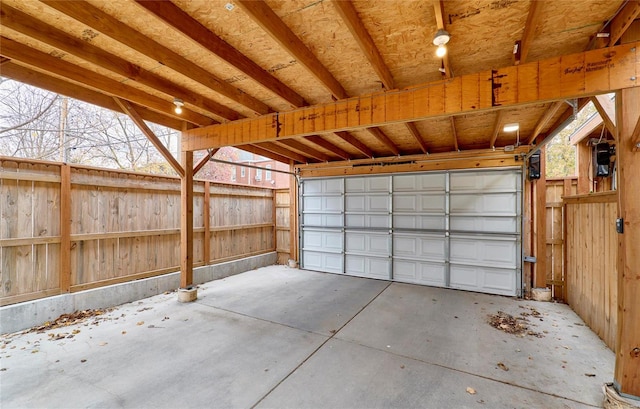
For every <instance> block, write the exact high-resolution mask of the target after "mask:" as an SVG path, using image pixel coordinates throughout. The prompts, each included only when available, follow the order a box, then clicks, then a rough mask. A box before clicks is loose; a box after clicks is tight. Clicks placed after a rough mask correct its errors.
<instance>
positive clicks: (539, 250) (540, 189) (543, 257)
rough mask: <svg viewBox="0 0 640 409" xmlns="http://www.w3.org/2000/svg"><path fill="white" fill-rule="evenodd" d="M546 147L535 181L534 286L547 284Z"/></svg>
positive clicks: (541, 154) (541, 155) (541, 151)
mask: <svg viewBox="0 0 640 409" xmlns="http://www.w3.org/2000/svg"><path fill="white" fill-rule="evenodd" d="M545 151H546V149H545V148H542V149H540V179H538V180H536V181H535V183H534V190H535V194H534V196H533V200H534V213H535V223H534V230H533V231H534V248H535V251H536V254H535V255H536V264H535V266H534V268H533V276H534V286H535V287H536V288H545V287H546V286H547V251H546V250H547V220H546V219H547V218H546V213H547V180H546V177H545V168H546V166H545V156H546V155H545Z"/></svg>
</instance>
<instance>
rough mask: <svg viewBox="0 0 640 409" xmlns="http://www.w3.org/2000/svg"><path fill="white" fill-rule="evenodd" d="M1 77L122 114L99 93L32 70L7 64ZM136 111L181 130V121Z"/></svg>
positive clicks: (155, 121)
mask: <svg viewBox="0 0 640 409" xmlns="http://www.w3.org/2000/svg"><path fill="white" fill-rule="evenodd" d="M2 76H3V77H6V78H11V79H14V80H16V81H20V82H23V83H25V84H31V85H33V86H36V87H38V88H42V89H46V90H47V91H50V92H55V93H56V94H60V95H65V96H68V97H71V98H76V99H79V100H82V101H85V102H88V103H90V104H93V105H97V106H99V107H102V108H105V109H110V110H112V111H116V112H122V113H124V112H123V111H122V109H121V108H120V106H119V105H118V104H116V102H115V101H114V100H113V98H112V97H111V96H109V95H106V94H103V93H101V92H97V91H93V90H91V89H89V88H85V87H82V86H80V85H76V84H73V83H70V82H67V81H63V80H61V79H59V78H57V77H53V76H51V75H47V74H44V73H41V72H39V71H36V70H32V69H30V68H27V67H23V66H20V65H18V64H15V63H13V62H8V63H6V64H4V65H3V66H2ZM132 105H134V106H135V109H136V111H137V112H138V113H139V114H140V116H141V117H142V118H143V119H144V120H145V121H149V122H153V123H156V124H159V125H163V126H166V127H169V128H171V129H176V130H179V129H182V124H183V121H182V120H178V119H176V118H173V117H169V116H166V115H163V114H160V113H158V112H156V111H152V110H150V109H147V108H145V107H142V106H140V105H135V104H132Z"/></svg>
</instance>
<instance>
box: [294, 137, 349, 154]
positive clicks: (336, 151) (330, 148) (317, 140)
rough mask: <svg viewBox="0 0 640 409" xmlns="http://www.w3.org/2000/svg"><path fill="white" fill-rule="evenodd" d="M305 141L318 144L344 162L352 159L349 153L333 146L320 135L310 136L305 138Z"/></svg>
mask: <svg viewBox="0 0 640 409" xmlns="http://www.w3.org/2000/svg"><path fill="white" fill-rule="evenodd" d="M305 139H306V140H307V141H309V142H311V143H313V144H316V145H318V146H320V147H322V148H324V149H326V150H328V151H329V152H331V153H333V154H335V155H337V156H339V157H340V158H342V159H344V160H349V159H351V155H349V153H348V152H346V151H344V150H342V149H340V148H339V147H337V146H336V145H334V144H332V143H331V142H329V141H327V140H325V139H323V138H322V137H321V136H319V135H310V136H307V137H305Z"/></svg>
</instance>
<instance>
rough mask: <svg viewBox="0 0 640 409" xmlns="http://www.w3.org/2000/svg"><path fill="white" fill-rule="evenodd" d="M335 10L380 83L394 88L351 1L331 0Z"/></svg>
mask: <svg viewBox="0 0 640 409" xmlns="http://www.w3.org/2000/svg"><path fill="white" fill-rule="evenodd" d="M331 3H332V4H333V5H334V7H335V8H336V11H337V12H338V14H339V15H340V17H342V21H344V23H345V24H346V25H347V27H348V28H349V31H351V35H353V37H354V38H355V40H356V42H357V43H358V45H359V46H360V50H362V52H363V53H364V55H365V56H366V57H367V60H369V63H371V66H372V67H373V69H374V71H375V72H376V74H378V77H379V78H380V79H381V80H382V84H383V85H384V86H385V88H386V89H388V90H390V89H394V88H395V84H394V81H393V76H392V75H391V71H389V68H388V67H387V65H386V64H385V62H384V59H383V58H382V55H381V54H380V51H379V50H378V47H377V46H376V44H375V43H374V42H373V39H372V38H371V35H369V32H368V31H367V29H366V28H365V26H364V24H362V21H361V20H360V18H359V17H358V12H357V11H356V9H355V7H354V6H353V3H352V2H350V1H342V0H332V2H331Z"/></svg>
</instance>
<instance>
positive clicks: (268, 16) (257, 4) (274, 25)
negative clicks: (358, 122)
mask: <svg viewBox="0 0 640 409" xmlns="http://www.w3.org/2000/svg"><path fill="white" fill-rule="evenodd" d="M235 3H236V4H237V5H239V6H240V7H241V8H242V9H243V10H244V11H245V12H246V13H247V14H248V15H249V17H251V18H252V19H253V21H255V22H256V23H257V24H258V25H259V26H260V27H262V29H263V30H264V31H265V32H267V34H269V35H270V36H271V37H272V38H273V39H274V40H275V41H276V42H277V43H278V44H280V46H281V47H282V48H284V49H285V50H286V51H287V52H288V53H289V54H291V55H292V56H294V57H295V58H296V60H297V61H298V63H300V64H301V65H303V66H304V67H305V68H306V69H307V70H308V71H309V72H310V73H311V74H312V75H313V76H314V77H316V79H317V80H318V81H320V83H322V85H324V86H325V87H326V88H327V89H328V90H329V91H330V92H331V94H332V95H333V96H334V97H335V98H336V99H344V98H346V97H347V92H346V91H345V90H344V88H342V85H340V83H339V82H338V80H336V79H335V78H334V76H333V74H331V73H330V72H329V70H327V68H325V66H324V65H322V63H321V62H320V60H318V58H317V57H316V56H315V55H314V54H313V53H312V52H311V50H309V48H307V46H306V45H304V43H303V42H302V41H301V40H300V39H299V38H298V37H297V36H296V35H295V34H294V33H293V31H291V29H290V28H289V27H287V25H286V24H284V22H283V21H282V20H281V19H280V17H278V15H277V14H276V13H274V11H273V10H271V8H269V6H268V5H267V4H266V3H265V2H264V1H262V0H258V1H255V0H236V2H235Z"/></svg>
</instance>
